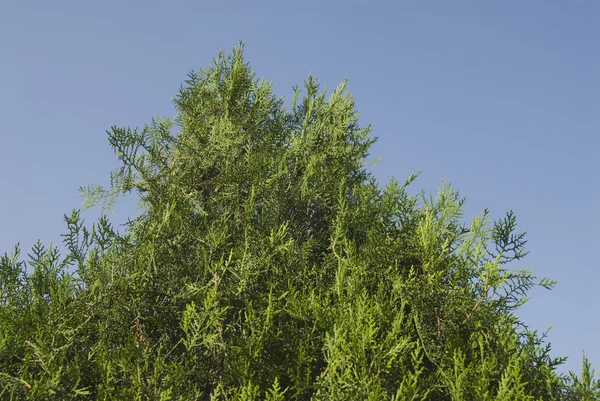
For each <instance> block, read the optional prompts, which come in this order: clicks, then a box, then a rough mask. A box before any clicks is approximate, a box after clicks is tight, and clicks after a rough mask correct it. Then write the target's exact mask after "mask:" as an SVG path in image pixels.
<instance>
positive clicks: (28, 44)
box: [0, 0, 600, 371]
mask: <svg viewBox="0 0 600 401" xmlns="http://www.w3.org/2000/svg"><path fill="white" fill-rule="evenodd" d="M244 3H248V4H252V6H249V5H247V4H244ZM292 4H293V3H292V2H275V1H272V2H266V1H259V0H257V1H252V2H242V1H239V2H232V1H224V2H217V1H214V2H211V3H208V2H202V1H195V2H193V1H189V2H179V1H169V2H167V1H163V2H152V1H138V2H135V1H96V2H89V1H60V0H59V1H53V2H47V1H37V2H32V1H26V0H18V1H10V0H2V1H1V2H0V116H1V120H0V121H1V126H0V127H1V128H0V152H1V158H0V191H1V192H0V195H1V196H0V224H1V226H0V227H1V229H0V249H1V250H2V252H4V251H6V250H9V249H10V248H11V247H12V246H13V244H15V243H16V242H18V241H20V242H21V244H22V245H23V246H24V247H25V248H26V249H27V248H29V247H30V246H31V244H33V242H34V241H35V240H36V239H37V238H40V239H41V240H42V241H43V242H45V243H48V242H50V241H54V242H57V241H60V236H59V234H60V233H62V232H64V224H63V222H62V215H63V214H64V213H69V212H70V211H71V209H72V208H75V207H78V206H79V205H80V202H81V199H80V198H79V197H78V191H77V188H78V187H79V186H81V185H87V184H92V183H98V184H105V183H107V181H108V173H109V171H110V170H111V169H113V168H114V167H116V166H117V164H116V158H115V157H114V155H113V153H112V150H111V148H110V146H109V144H108V142H107V140H106V135H105V133H104V131H105V130H106V129H108V128H109V127H110V126H111V125H113V124H116V125H121V126H123V125H130V126H137V125H142V124H143V123H145V122H149V121H150V119H151V118H152V117H153V116H156V115H164V116H173V115H174V109H173V107H172V104H171V100H170V98H171V97H173V96H175V95H176V93H177V90H178V88H179V84H180V82H181V81H182V80H183V79H185V77H186V74H187V72H188V71H189V70H191V69H197V68H199V67H203V66H206V65H207V64H209V63H210V62H211V60H212V58H213V57H214V56H215V55H216V53H217V52H218V50H220V49H225V50H227V51H229V50H230V49H231V48H232V47H233V46H234V45H236V44H237V41H238V39H242V40H243V41H245V42H246V43H247V45H246V52H245V54H246V58H247V60H248V61H249V62H250V63H251V65H252V67H253V68H254V69H255V71H256V72H257V74H258V76H260V77H265V78H267V79H269V80H271V81H273V82H274V89H275V92H276V93H277V94H278V95H280V96H284V97H286V98H287V99H289V98H290V95H291V93H292V86H293V85H294V84H297V83H300V84H301V83H302V81H303V80H304V79H305V78H306V77H307V75H308V73H309V72H310V71H312V72H313V74H314V75H315V76H317V77H319V78H320V81H321V82H322V83H323V84H326V85H328V86H329V87H330V88H332V87H334V86H336V85H337V84H338V83H339V82H340V81H342V80H343V79H344V78H348V79H349V86H350V89H351V91H352V93H353V94H354V96H355V98H356V103H357V108H358V109H359V110H361V111H362V116H361V121H362V122H363V123H364V124H369V123H370V124H372V126H373V129H374V135H376V136H378V137H379V142H378V143H377V144H376V145H375V146H374V148H373V149H372V152H371V155H372V156H373V157H376V156H380V157H382V158H383V161H382V162H381V163H379V164H378V165H377V167H376V168H375V169H374V170H373V171H374V173H375V175H376V177H377V178H378V179H379V180H380V181H383V182H385V181H387V180H388V179H389V178H390V177H391V176H396V177H398V178H399V180H403V179H404V178H405V177H407V176H408V175H409V174H410V173H411V172H412V171H416V170H423V174H422V175H421V177H420V178H419V180H418V181H417V182H416V183H415V187H414V188H415V190H417V189H421V188H424V189H427V190H434V189H435V188H436V187H437V186H438V185H439V183H440V180H441V179H446V180H448V181H450V182H451V183H452V184H453V185H454V186H455V187H456V188H458V189H459V190H460V191H461V194H462V195H464V196H466V197H467V204H466V208H467V211H468V213H469V214H470V215H474V214H476V213H479V212H481V211H482V210H483V209H484V208H485V207H489V208H490V209H491V211H492V213H493V216H494V217H499V216H501V215H502V214H503V213H504V212H506V211H508V210H509V209H513V210H514V211H515V213H516V214H517V217H518V218H519V221H520V228H521V229H523V230H526V231H528V233H529V249H530V251H531V254H530V256H529V257H527V258H526V260H525V262H524V264H523V266H527V267H529V268H531V269H533V270H534V271H535V272H536V273H537V274H538V275H540V276H549V277H550V278H553V279H556V280H558V286H557V287H556V289H555V290H554V291H552V292H547V291H541V290H537V291H533V293H532V294H531V295H532V299H531V301H530V302H529V303H528V304H527V305H526V307H524V308H523V310H522V311H521V312H520V315H521V316H522V317H523V319H524V320H525V321H526V322H528V323H529V325H530V327H532V328H535V329H538V330H540V331H544V330H545V329H546V328H547V327H548V326H549V325H550V324H552V325H553V329H552V330H551V331H550V340H551V342H552V344H553V348H554V354H555V355H557V356H558V355H562V356H569V357H570V360H569V362H568V363H567V365H566V369H576V370H577V371H579V366H580V363H581V350H582V349H583V348H585V350H586V352H587V354H588V356H589V357H590V358H591V360H592V363H593V365H594V366H598V365H600V346H599V345H598V340H597V338H598V337H597V336H598V332H599V331H600V311H599V309H598V306H599V302H598V301H599V300H600V296H599V290H598V282H599V281H600V266H599V262H598V260H599V258H598V251H599V250H600V234H599V231H598V225H599V223H600V217H599V216H600V211H599V206H600V203H599V199H598V198H599V195H600V185H599V184H600V161H599V160H600V158H599V157H598V155H599V152H600V139H599V134H600V75H599V73H600V44H599V43H600V2H598V1H597V0H590V1H578V0H568V1H564V0H561V1H552V0H541V1H534V0H528V1H517V0H514V1H457V0H455V1H394V2H392V1H390V2H384V1H366V0H365V1H343V2H342V1H338V2H336V1H303V2H296V3H294V5H292ZM130 208H131V205H128V204H127V203H125V204H124V205H123V207H122V208H120V209H119V208H118V209H117V212H116V214H115V215H114V216H113V217H114V219H115V221H121V222H122V221H123V220H124V216H125V215H126V214H127V213H128V211H129V210H130ZM594 338H596V340H594Z"/></svg>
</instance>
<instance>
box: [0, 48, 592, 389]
mask: <svg viewBox="0 0 600 401" xmlns="http://www.w3.org/2000/svg"><path fill="white" fill-rule="evenodd" d="M175 106H176V109H177V116H176V117H175V118H174V119H168V118H159V119H155V120H153V121H152V123H151V124H150V125H148V126H146V127H144V128H143V129H133V130H132V129H129V128H118V127H113V128H112V129H111V130H110V131H109V132H108V138H109V141H110V144H111V145H112V147H113V148H114V150H115V152H116V154H117V156H118V158H119V160H120V162H121V163H122V164H121V167H120V169H118V170H117V171H115V172H113V173H112V174H111V186H110V188H106V189H103V188H100V187H97V186H92V187H88V188H86V189H85V190H84V192H86V195H87V201H88V203H89V204H90V205H104V206H105V207H106V206H111V205H112V204H113V203H114V202H115V201H116V200H118V199H119V197H120V196H122V195H124V194H128V193H131V194H133V195H134V196H137V197H138V198H139V203H140V207H141V210H142V212H141V214H140V215H139V216H138V217H137V218H135V219H134V220H132V221H130V222H129V223H128V224H127V227H126V230H125V232H124V233H119V232H117V231H116V230H115V229H114V228H113V226H112V225H111V224H110V222H109V221H108V220H107V218H105V217H103V218H101V219H100V220H99V221H98V222H97V223H95V224H93V225H92V226H91V227H88V226H85V225H84V224H83V221H82V219H81V217H80V213H79V212H78V211H74V212H73V213H72V214H71V215H68V216H65V221H66V223H67V231H66V234H64V248H65V249H66V252H63V253H64V254H65V255H64V256H61V255H60V254H59V252H58V251H57V249H56V248H54V247H48V248H45V247H44V246H42V245H41V244H37V245H36V246H35V247H34V248H33V250H32V251H31V253H30V254H29V255H28V257H27V258H25V259H24V260H23V259H21V258H20V256H19V249H18V248H16V249H15V251H14V252H12V253H9V254H7V255H5V256H4V257H3V258H2V259H1V262H0V279H1V280H2V281H1V282H0V398H1V399H3V400H4V399H6V400H9V399H11V400H17V399H18V400H21V399H23V400H24V399H30V400H52V399H56V400H71V399H111V400H123V399H131V400H195V399H197V400H201V399H202V400H215V401H216V400H284V399H286V400H287V399H290V400H395V401H400V400H453V401H458V400H482V401H485V400H498V401H500V400H576V399H577V400H594V399H599V394H600V385H599V384H598V382H597V381H595V379H594V374H593V371H591V370H590V366H589V363H588V362H587V360H584V370H583V373H582V375H581V377H579V376H576V375H572V376H569V377H566V376H561V375H559V374H558V373H557V372H556V367H557V366H558V365H560V364H561V363H562V362H563V359H561V358H553V357H551V355H550V346H549V344H547V342H546V341H545V336H544V335H538V334H537V333H535V332H530V331H528V330H527V328H526V326H525V325H524V324H523V323H522V322H521V321H520V320H519V318H518V317H517V315H516V314H515V311H516V309H517V308H519V306H521V305H522V304H523V302H524V301H525V300H526V294H527V291H528V290H529V289H531V288H532V287H534V286H536V285H538V286H542V287H547V288H550V287H552V285H553V283H552V282H551V281H549V280H546V279H541V280H538V279H536V277H534V276H533V274H532V273H531V272H530V271H528V270H515V269H514V267H513V264H512V263H511V262H514V261H519V260H520V259H521V258H523V257H524V256H525V254H526V251H525V248H524V246H525V243H526V240H525V238H524V235H523V234H519V233H518V232H516V231H515V230H516V220H515V216H514V215H513V214H512V213H508V214H507V215H506V216H505V217H504V218H502V219H500V220H498V221H495V222H493V221H490V218H489V214H488V212H487V211H484V212H483V213H482V214H481V215H480V216H478V217H476V218H474V219H473V220H472V221H470V222H466V221H465V218H464V217H463V199H462V198H461V197H460V196H459V195H458V193H457V192H456V191H454V190H453V189H452V188H451V187H449V186H447V185H443V186H442V187H441V188H440V189H439V192H438V193H437V195H435V196H425V195H424V194H422V195H418V196H414V195H410V194H409V193H408V192H407V186H408V185H409V184H410V183H411V181H413V180H414V179H415V178H416V176H414V175H413V176H411V177H410V178H409V179H408V180H407V181H406V182H405V183H399V182H398V181H396V180H391V181H390V182H389V183H388V184H387V185H386V186H384V187H381V186H380V185H379V184H378V183H377V181H376V180H375V179H374V177H373V176H372V175H371V173H369V172H368V171H367V169H366V160H367V157H368V151H369V147H370V146H371V145H372V144H373V142H374V141H375V139H374V138H372V137H370V136H369V133H370V129H369V128H368V127H361V126H360V125H359V124H358V114H357V112H356V111H355V108H354V101H353V99H352V97H351V96H350V95H349V94H348V93H347V92H346V91H345V83H344V84H342V85H341V86H339V87H338V88H337V89H336V90H334V91H333V93H332V94H331V95H330V96H327V95H326V93H325V91H321V90H320V89H319V86H318V84H317V82H316V80H315V79H313V78H312V77H310V76H309V78H308V80H307V81H306V82H305V84H304V89H303V90H300V89H299V88H295V89H294V93H293V100H292V101H291V107H289V108H286V107H284V103H283V101H282V100H281V99H278V98H276V97H275V96H274V95H273V93H272V90H271V86H270V84H269V83H268V82H266V81H260V80H257V79H256V78H255V76H254V74H253V72H252V70H251V69H250V67H249V66H248V65H247V64H246V63H245V62H244V59H243V54H242V48H241V46H240V47H238V48H236V49H234V51H233V53H232V54H231V55H229V56H226V55H223V54H220V55H219V56H218V57H217V58H216V60H215V62H214V64H213V65H212V66H211V67H209V68H206V69H204V70H201V71H200V72H198V73H191V74H190V75H189V79H188V80H187V81H185V83H184V85H183V86H182V88H181V89H180V91H179V94H178V96H177V97H176V99H175Z"/></svg>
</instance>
